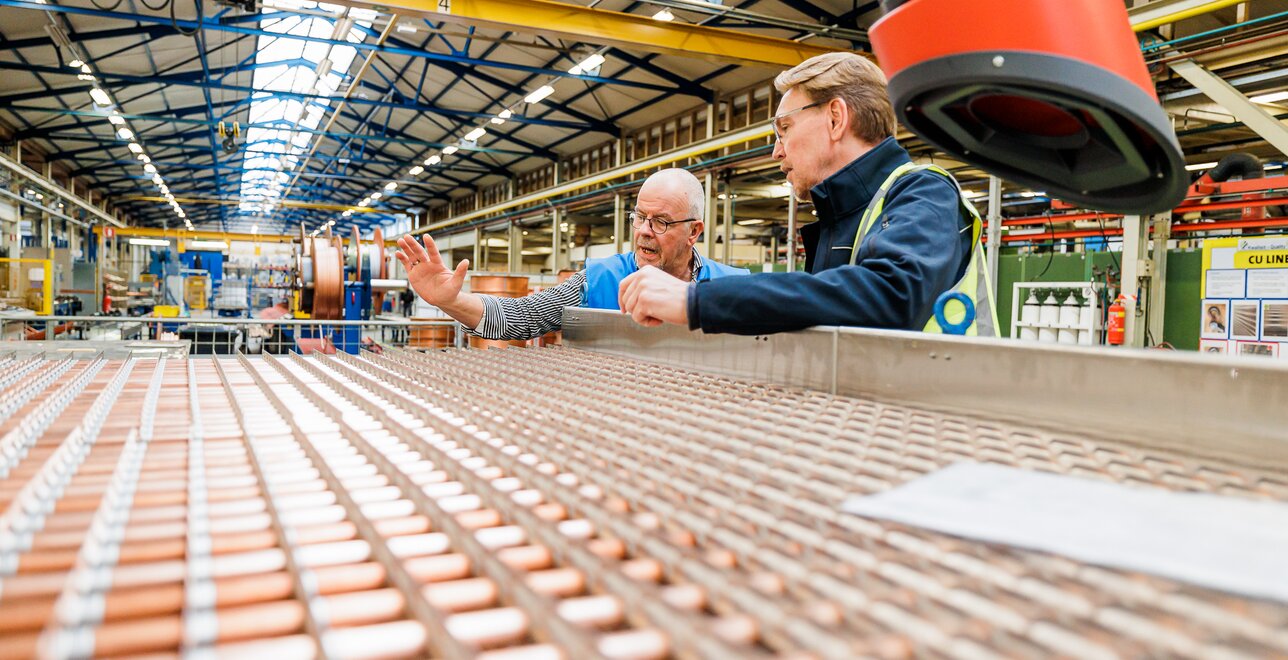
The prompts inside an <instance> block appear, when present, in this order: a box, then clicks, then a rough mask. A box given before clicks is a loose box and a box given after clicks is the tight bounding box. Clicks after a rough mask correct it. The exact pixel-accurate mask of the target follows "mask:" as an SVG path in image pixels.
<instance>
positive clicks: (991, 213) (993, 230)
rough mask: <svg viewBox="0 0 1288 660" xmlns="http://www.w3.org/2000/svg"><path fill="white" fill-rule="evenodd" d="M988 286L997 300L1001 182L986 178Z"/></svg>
mask: <svg viewBox="0 0 1288 660" xmlns="http://www.w3.org/2000/svg"><path fill="white" fill-rule="evenodd" d="M987 247H988V251H987V252H986V253H985V256H986V257H987V258H988V285H989V287H990V288H992V289H993V300H994V301H996V300H997V263H998V259H999V258H1000V257H1001V256H1002V255H1001V251H1002V180H1001V179H999V178H997V177H995V176H990V177H988V244H987Z"/></svg>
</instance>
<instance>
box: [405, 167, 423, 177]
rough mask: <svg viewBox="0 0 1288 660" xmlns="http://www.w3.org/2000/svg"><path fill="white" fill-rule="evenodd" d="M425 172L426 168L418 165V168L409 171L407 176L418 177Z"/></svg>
mask: <svg viewBox="0 0 1288 660" xmlns="http://www.w3.org/2000/svg"><path fill="white" fill-rule="evenodd" d="M424 171H425V168H423V167H421V166H420V165H417V166H416V167H413V168H411V169H410V170H407V174H409V175H411V176H416V175H417V174H420V173H421V172H424Z"/></svg>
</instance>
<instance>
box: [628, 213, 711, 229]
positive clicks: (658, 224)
mask: <svg viewBox="0 0 1288 660" xmlns="http://www.w3.org/2000/svg"><path fill="white" fill-rule="evenodd" d="M630 217H631V226H632V227H634V228H636V229H640V228H642V227H643V226H644V223H645V222H647V223H648V225H649V229H652V230H653V233H654V234H665V233H666V230H667V229H669V228H670V227H671V225H678V224H680V223H683V222H693V221H694V220H697V218H689V219H688V220H663V219H662V218H650V217H648V216H646V215H644V214H643V213H640V212H639V211H631V216H630Z"/></svg>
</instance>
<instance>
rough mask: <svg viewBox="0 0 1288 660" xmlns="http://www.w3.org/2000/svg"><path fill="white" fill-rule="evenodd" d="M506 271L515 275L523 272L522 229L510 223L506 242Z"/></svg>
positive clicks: (512, 222)
mask: <svg viewBox="0 0 1288 660" xmlns="http://www.w3.org/2000/svg"><path fill="white" fill-rule="evenodd" d="M506 243H507V245H506V256H507V257H508V259H507V262H508V264H507V266H506V270H508V271H509V272H511V273H517V272H519V271H521V270H523V228H522V227H520V226H519V225H517V224H515V223H514V221H513V220H511V221H510V233H509V240H508V241H506Z"/></svg>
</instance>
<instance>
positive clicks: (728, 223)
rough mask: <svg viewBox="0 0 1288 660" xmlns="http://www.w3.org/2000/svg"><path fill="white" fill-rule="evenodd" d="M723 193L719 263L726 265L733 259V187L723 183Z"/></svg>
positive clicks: (726, 182)
mask: <svg viewBox="0 0 1288 660" xmlns="http://www.w3.org/2000/svg"><path fill="white" fill-rule="evenodd" d="M724 191H725V198H724V212H723V213H721V215H722V216H724V217H723V218H722V219H721V220H722V222H721V224H720V237H721V238H722V239H723V240H724V248H723V249H722V250H720V254H721V255H722V257H721V259H720V261H722V262H724V263H726V264H727V263H729V259H730V258H731V257H733V186H730V185H729V182H728V181H725V184H724Z"/></svg>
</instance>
